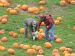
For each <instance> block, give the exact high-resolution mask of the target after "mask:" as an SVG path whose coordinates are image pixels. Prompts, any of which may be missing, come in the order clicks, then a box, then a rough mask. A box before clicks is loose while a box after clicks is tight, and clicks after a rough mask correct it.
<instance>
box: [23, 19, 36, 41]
mask: <svg viewBox="0 0 75 56" xmlns="http://www.w3.org/2000/svg"><path fill="white" fill-rule="evenodd" d="M24 28H25V38H28V28H29V31H30V33H31V37H32V38H33V40H35V38H36V37H35V32H37V22H36V21H35V20H34V19H31V18H29V19H27V20H25V21H24Z"/></svg>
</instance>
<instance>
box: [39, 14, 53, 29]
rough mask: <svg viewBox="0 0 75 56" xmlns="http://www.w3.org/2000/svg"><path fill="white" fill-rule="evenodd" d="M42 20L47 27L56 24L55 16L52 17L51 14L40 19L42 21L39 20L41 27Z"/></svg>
mask: <svg viewBox="0 0 75 56" xmlns="http://www.w3.org/2000/svg"><path fill="white" fill-rule="evenodd" d="M41 19H42V18H41ZM42 22H44V23H45V25H46V27H47V26H49V28H51V27H52V25H53V24H54V20H53V18H52V17H51V16H49V15H47V16H46V17H45V18H44V19H43V20H40V21H39V24H38V25H39V27H40V25H41V23H42Z"/></svg>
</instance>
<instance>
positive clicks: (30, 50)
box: [27, 49, 36, 54]
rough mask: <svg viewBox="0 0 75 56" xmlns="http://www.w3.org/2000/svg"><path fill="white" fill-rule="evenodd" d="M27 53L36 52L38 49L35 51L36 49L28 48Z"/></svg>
mask: <svg viewBox="0 0 75 56" xmlns="http://www.w3.org/2000/svg"><path fill="white" fill-rule="evenodd" d="M27 53H28V54H35V53H36V51H35V49H28V50H27Z"/></svg>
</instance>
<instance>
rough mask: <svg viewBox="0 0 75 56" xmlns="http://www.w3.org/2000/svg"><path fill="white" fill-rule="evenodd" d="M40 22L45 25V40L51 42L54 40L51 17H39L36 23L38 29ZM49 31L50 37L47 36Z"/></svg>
mask: <svg viewBox="0 0 75 56" xmlns="http://www.w3.org/2000/svg"><path fill="white" fill-rule="evenodd" d="M41 22H44V23H45V25H46V29H45V37H46V39H47V40H49V41H52V40H54V21H53V18H52V16H51V15H48V14H46V15H40V21H39V23H38V29H39V27H40V24H41ZM49 30H50V36H49Z"/></svg>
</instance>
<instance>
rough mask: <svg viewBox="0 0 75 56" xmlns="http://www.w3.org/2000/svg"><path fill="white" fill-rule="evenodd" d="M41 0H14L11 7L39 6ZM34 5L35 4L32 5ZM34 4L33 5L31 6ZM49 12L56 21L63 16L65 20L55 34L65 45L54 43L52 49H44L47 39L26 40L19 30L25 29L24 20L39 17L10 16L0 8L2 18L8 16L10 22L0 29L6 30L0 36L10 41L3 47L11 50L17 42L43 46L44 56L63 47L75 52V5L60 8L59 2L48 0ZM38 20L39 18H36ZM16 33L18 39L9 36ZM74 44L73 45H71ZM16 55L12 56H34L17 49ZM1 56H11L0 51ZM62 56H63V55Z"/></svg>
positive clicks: (49, 55)
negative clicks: (10, 33)
mask: <svg viewBox="0 0 75 56" xmlns="http://www.w3.org/2000/svg"><path fill="white" fill-rule="evenodd" d="M38 2H39V0H13V1H12V3H11V6H16V5H17V4H28V5H30V6H39V5H38ZM32 3H33V4H32ZM31 4H32V5H31ZM46 6H47V10H46V11H49V12H50V13H51V14H52V16H53V18H54V19H56V18H57V17H58V16H62V17H63V20H62V21H61V24H60V25H55V34H56V35H58V36H59V38H61V39H62V40H63V43H61V44H57V43H55V42H53V43H52V48H51V49H46V48H44V43H45V42H46V40H45V39H43V40H41V41H32V40H31V39H30V38H28V39H27V40H25V39H24V35H23V34H20V33H19V28H20V27H24V25H23V24H24V20H25V19H27V18H30V17H32V18H35V16H37V15H31V14H30V13H27V12H24V13H22V14H20V13H19V14H18V15H10V14H8V13H7V12H6V8H3V7H0V16H2V15H6V14H8V16H9V20H8V23H7V24H1V23H0V28H2V29H5V30H6V33H5V34H3V35H0V38H2V37H4V36H6V37H8V41H7V42H4V43H3V45H4V46H5V47H7V48H11V47H12V45H13V43H15V42H17V43H19V44H21V43H23V44H29V45H30V46H32V45H35V44H36V45H41V46H42V47H43V49H44V56H51V53H52V50H53V49H55V48H58V49H59V48H60V47H61V46H67V47H71V48H72V49H73V51H75V44H74V43H75V31H73V30H72V27H73V26H75V5H71V4H69V5H67V6H66V7H60V6H59V0H47V2H46ZM35 19H36V20H38V19H39V18H35ZM10 31H14V32H17V33H18V34H19V37H18V38H12V37H11V36H9V35H8V32H10ZM71 42H72V43H71ZM15 51H16V52H15V55H11V56H32V55H28V54H26V51H25V50H22V49H15ZM0 56H10V55H9V54H8V52H7V51H2V52H1V51H0ZM34 56H36V55H34ZM61 56H62V55H61Z"/></svg>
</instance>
